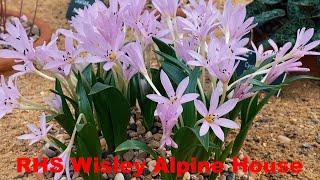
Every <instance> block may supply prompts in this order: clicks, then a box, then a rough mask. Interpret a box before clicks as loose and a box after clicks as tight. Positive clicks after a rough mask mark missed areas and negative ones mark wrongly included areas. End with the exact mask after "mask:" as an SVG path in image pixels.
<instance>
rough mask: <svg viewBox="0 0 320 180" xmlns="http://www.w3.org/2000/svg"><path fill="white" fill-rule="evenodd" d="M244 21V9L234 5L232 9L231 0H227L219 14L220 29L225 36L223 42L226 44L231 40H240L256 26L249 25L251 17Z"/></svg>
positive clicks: (251, 20)
mask: <svg viewBox="0 0 320 180" xmlns="http://www.w3.org/2000/svg"><path fill="white" fill-rule="evenodd" d="M245 19H246V7H245V6H242V5H241V6H240V5H236V7H235V8H234V9H233V8H232V3H231V0H227V2H226V3H225V5H224V10H223V13H222V14H219V20H220V22H221V29H222V31H223V33H224V35H225V41H226V43H228V42H229V41H230V40H231V39H237V40H238V39H241V38H242V37H243V36H244V35H246V34H248V33H249V32H250V30H251V29H252V28H254V27H255V26H256V24H254V25H251V24H252V22H253V19H254V18H253V17H251V18H248V19H247V20H245Z"/></svg>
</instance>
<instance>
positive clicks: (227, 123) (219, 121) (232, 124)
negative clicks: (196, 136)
mask: <svg viewBox="0 0 320 180" xmlns="http://www.w3.org/2000/svg"><path fill="white" fill-rule="evenodd" d="M214 123H216V124H218V125H219V126H223V127H226V128H234V129H238V128H239V125H238V124H237V123H235V122H234V121H231V120H229V119H226V118H219V119H217V120H215V121H214Z"/></svg>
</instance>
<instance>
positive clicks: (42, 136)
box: [18, 113, 53, 146]
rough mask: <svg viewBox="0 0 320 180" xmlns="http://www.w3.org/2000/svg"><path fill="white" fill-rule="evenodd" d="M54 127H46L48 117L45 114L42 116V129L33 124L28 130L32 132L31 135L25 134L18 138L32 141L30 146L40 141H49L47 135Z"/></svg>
mask: <svg viewBox="0 0 320 180" xmlns="http://www.w3.org/2000/svg"><path fill="white" fill-rule="evenodd" d="M52 126H53V125H50V126H49V127H46V115H45V114H44V113H42V114H41V118H40V129H39V128H37V127H35V126H34V125H32V124H29V125H28V128H29V129H30V131H31V132H32V133H31V134H24V135H21V136H19V137H18V139H28V140H31V142H30V144H29V145H30V146H31V145H32V144H34V143H36V142H38V141H41V140H44V141H46V140H47V139H48V136H47V133H48V132H49V131H50V129H51V128H52Z"/></svg>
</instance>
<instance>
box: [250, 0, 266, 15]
mask: <svg viewBox="0 0 320 180" xmlns="http://www.w3.org/2000/svg"><path fill="white" fill-rule="evenodd" d="M246 9H247V16H246V18H249V17H255V16H258V15H259V14H261V13H263V12H264V11H266V5H265V4H263V3H262V2H261V1H253V2H252V3H250V4H248V5H247V6H246Z"/></svg>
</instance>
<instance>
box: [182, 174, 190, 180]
mask: <svg viewBox="0 0 320 180" xmlns="http://www.w3.org/2000/svg"><path fill="white" fill-rule="evenodd" d="M182 179H183V180H189V179H191V175H190V173H189V172H186V173H184V175H183V178H182Z"/></svg>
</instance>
